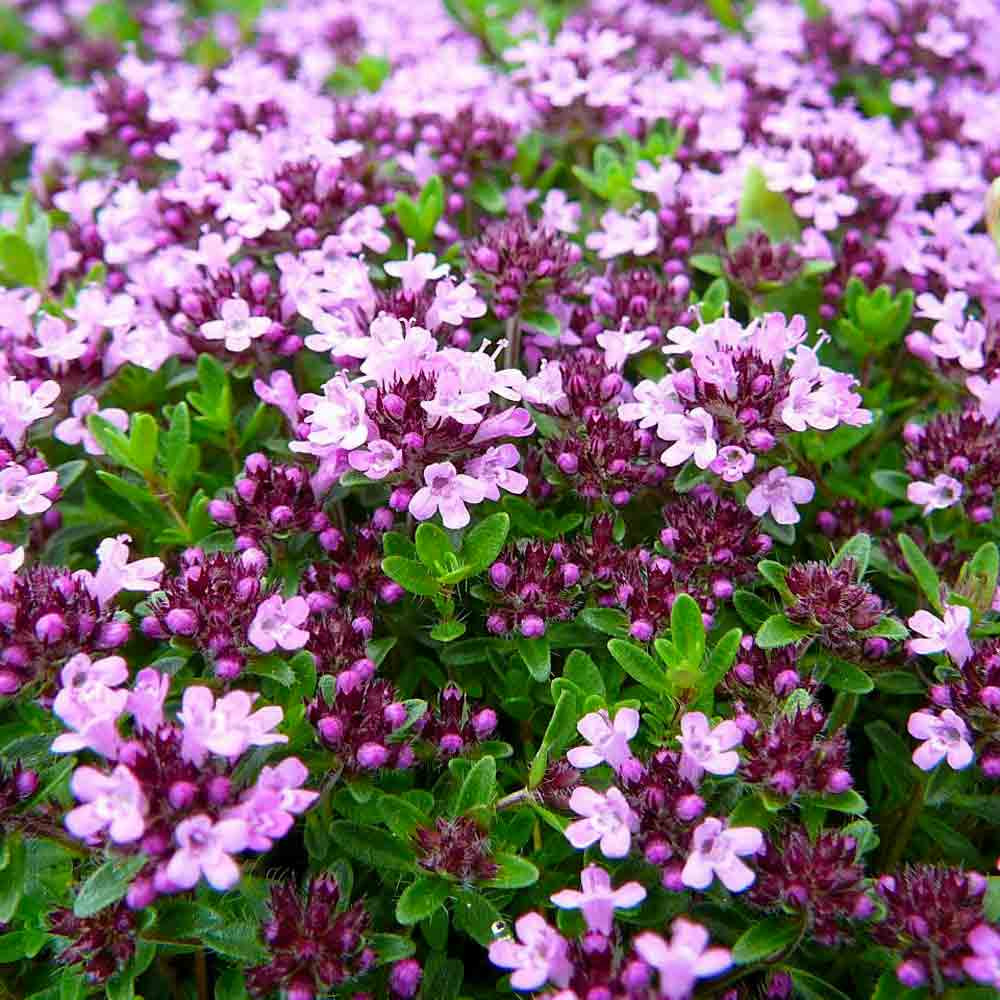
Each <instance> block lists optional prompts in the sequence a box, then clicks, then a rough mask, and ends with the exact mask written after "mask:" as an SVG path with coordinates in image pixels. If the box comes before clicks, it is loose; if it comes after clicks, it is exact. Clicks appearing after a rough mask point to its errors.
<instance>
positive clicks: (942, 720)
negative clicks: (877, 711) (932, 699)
mask: <svg viewBox="0 0 1000 1000" xmlns="http://www.w3.org/2000/svg"><path fill="white" fill-rule="evenodd" d="M906 729H907V731H908V732H909V734H910V735H911V736H913V737H914V738H916V739H918V740H923V741H924V742H923V743H921V744H920V746H918V747H917V749H916V750H914V751H913V763H914V764H916V765H917V767H919V768H920V770H921V771H930V770H931V769H932V768H935V767H937V766H938V764H940V763H941V761H942V760H947V761H948V766H949V767H950V768H952V769H953V770H955V771H961V770H963V769H964V768H966V767H968V766H969V765H970V764H971V763H972V761H973V760H974V759H975V752H974V751H973V749H972V744H971V743H970V742H969V727H968V726H967V725H966V724H965V720H964V719H963V718H962V717H961V716H960V715H958V714H957V713H956V712H954V711H953V710H952V709H950V708H946V709H945V710H944V711H943V712H942V713H941V714H940V715H939V716H938V715H935V714H934V713H933V712H928V711H927V710H926V709H923V710H921V711H919V712H914V713H913V714H912V715H911V716H910V719H909V721H908V722H907V724H906Z"/></svg>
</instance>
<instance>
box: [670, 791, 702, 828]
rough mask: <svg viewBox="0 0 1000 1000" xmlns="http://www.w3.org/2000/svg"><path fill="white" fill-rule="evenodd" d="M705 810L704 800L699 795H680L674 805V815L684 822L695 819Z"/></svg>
mask: <svg viewBox="0 0 1000 1000" xmlns="http://www.w3.org/2000/svg"><path fill="white" fill-rule="evenodd" d="M704 811H705V800H704V799H703V798H702V797H701V796H700V795H682V796H681V797H680V798H679V799H678V800H677V804H676V805H675V806H674V815H675V816H676V817H677V818H678V819H679V820H681V821H683V822H684V823H690V822H691V821H692V820H694V819H697V818H698V817H699V816H700V815H701V814H702V813H703V812H704Z"/></svg>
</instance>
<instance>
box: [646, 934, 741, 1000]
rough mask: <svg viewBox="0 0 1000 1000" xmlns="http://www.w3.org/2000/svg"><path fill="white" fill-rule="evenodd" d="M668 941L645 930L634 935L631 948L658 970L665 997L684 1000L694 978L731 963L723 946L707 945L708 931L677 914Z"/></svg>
mask: <svg viewBox="0 0 1000 1000" xmlns="http://www.w3.org/2000/svg"><path fill="white" fill-rule="evenodd" d="M671 931H672V934H671V938H670V942H669V944H668V943H667V942H666V941H664V940H663V938H662V937H660V935H659V934H653V933H650V932H649V931H646V932H645V933H643V934H640V935H639V936H638V937H637V938H636V939H635V942H634V944H635V950H636V951H637V952H638V954H639V957H640V958H642V959H643V961H645V962H648V963H649V964H650V965H651V966H653V968H654V969H656V971H657V972H659V974H660V994H661V996H663V997H666V1000H685V998H686V997H689V996H690V995H691V991H692V990H693V989H694V984H695V981H696V980H698V979H705V978H707V977H709V976H717V975H718V974H719V973H720V972H725V971H726V969H728V968H729V967H730V966H731V965H732V964H733V962H732V955H731V954H730V953H729V951H728V950H727V949H726V948H709V947H708V931H706V930H705V928H704V927H702V926H701V925H700V924H695V923H691V921H689V920H685V919H684V918H683V917H678V918H677V919H676V920H675V921H674V922H673V924H672V925H671Z"/></svg>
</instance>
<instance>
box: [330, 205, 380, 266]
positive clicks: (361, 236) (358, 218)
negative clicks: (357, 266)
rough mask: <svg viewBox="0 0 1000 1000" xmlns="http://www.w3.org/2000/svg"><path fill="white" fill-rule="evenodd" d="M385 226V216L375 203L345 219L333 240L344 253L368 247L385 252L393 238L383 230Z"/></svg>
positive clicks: (360, 250) (376, 251) (378, 251)
mask: <svg viewBox="0 0 1000 1000" xmlns="http://www.w3.org/2000/svg"><path fill="white" fill-rule="evenodd" d="M384 226H385V216H384V215H383V214H382V213H381V212H380V211H379V210H378V209H377V208H376V207H375V206H374V205H366V206H365V207H364V208H363V209H361V211H359V212H355V213H354V214H353V215H350V216H348V217H347V218H346V219H344V221H343V222H342V223H341V225H340V228H339V229H338V230H337V235H336V237H335V238H334V239H333V241H332V242H333V244H334V246H335V247H336V249H337V250H339V251H340V252H341V253H344V254H349V253H361V252H362V251H363V250H364V249H365V248H366V247H367V248H368V249H370V250H374V251H375V253H385V252H386V251H387V250H388V249H389V247H391V246H392V240H391V239H389V237H388V236H387V235H386V234H385V232H384V231H383V227H384ZM324 249H326V246H325V245H324Z"/></svg>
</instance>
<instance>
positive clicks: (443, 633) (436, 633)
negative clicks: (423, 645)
mask: <svg viewBox="0 0 1000 1000" xmlns="http://www.w3.org/2000/svg"><path fill="white" fill-rule="evenodd" d="M465 631H466V630H465V625H464V623H463V622H457V621H444V622H438V623H437V625H435V626H434V628H432V629H431V638H432V639H435V640H437V641H438V642H454V641H455V640H456V639H461V638H462V636H463V635H465Z"/></svg>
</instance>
